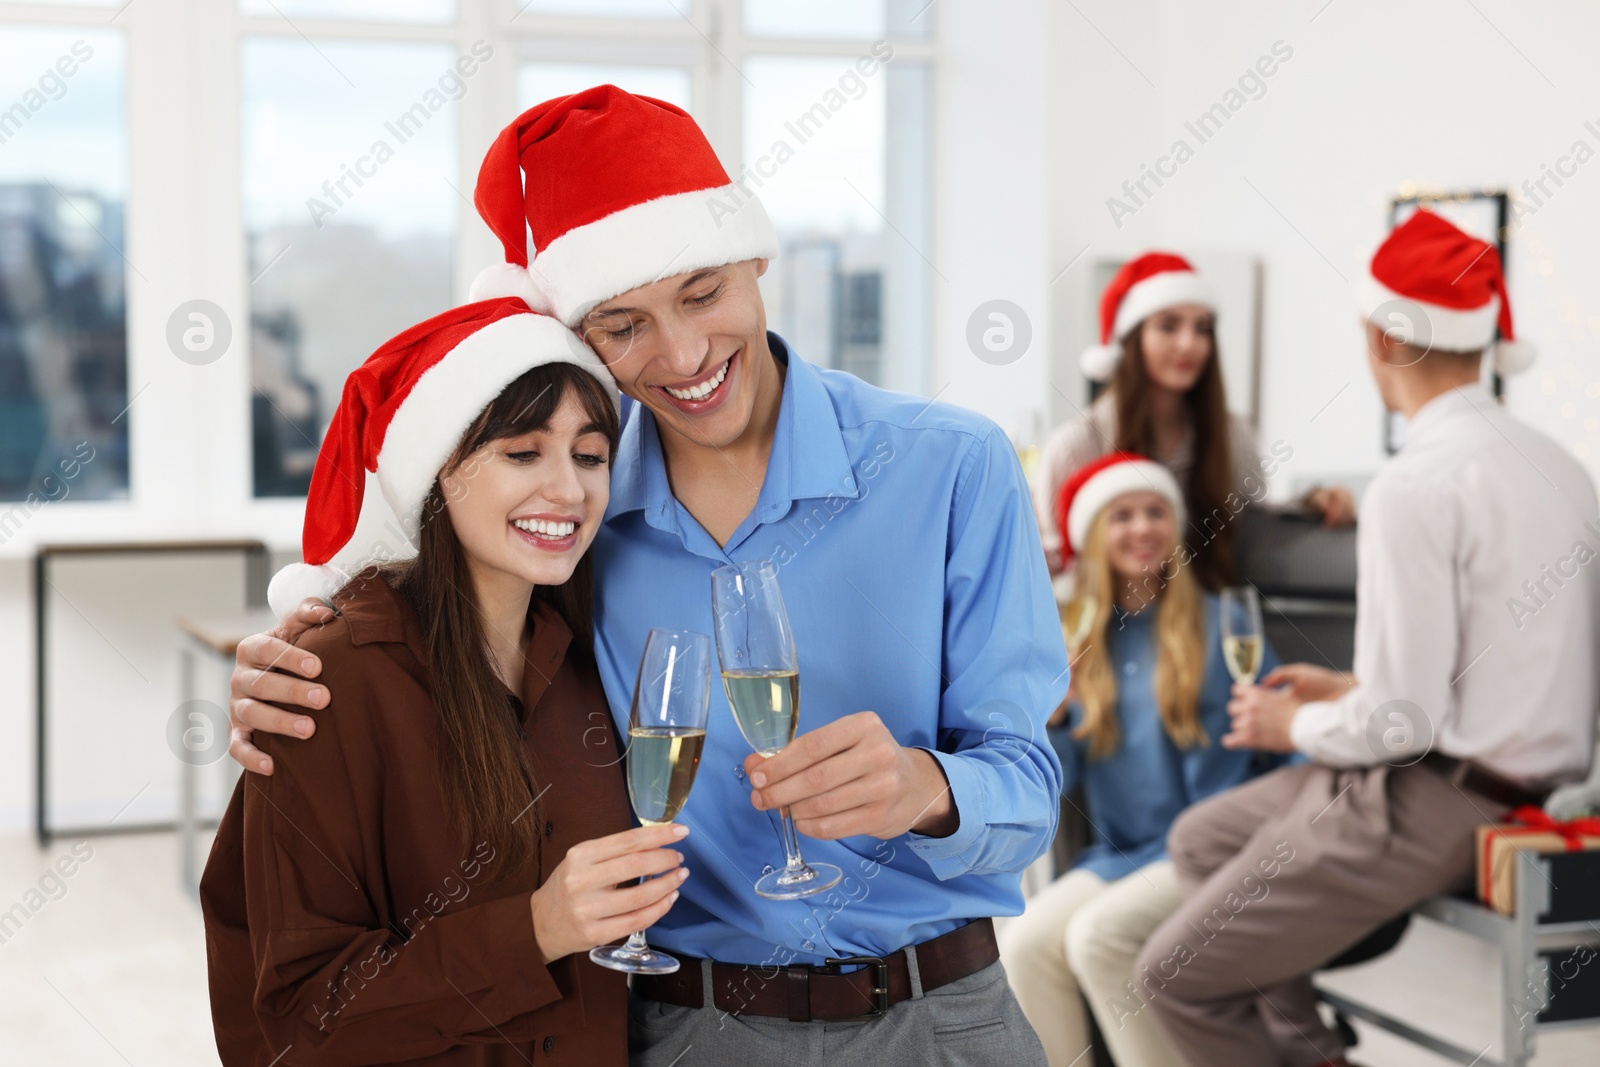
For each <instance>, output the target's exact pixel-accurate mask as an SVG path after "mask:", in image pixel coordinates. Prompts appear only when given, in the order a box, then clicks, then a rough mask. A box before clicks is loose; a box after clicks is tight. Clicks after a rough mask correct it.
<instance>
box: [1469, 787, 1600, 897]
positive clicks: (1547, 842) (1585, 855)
mask: <svg viewBox="0 0 1600 1067" xmlns="http://www.w3.org/2000/svg"><path fill="white" fill-rule="evenodd" d="M1519 852H1537V853H1539V854H1541V855H1545V856H1550V857H1552V858H1551V859H1550V860H1548V861H1547V863H1548V865H1549V871H1550V881H1551V883H1552V885H1551V894H1550V906H1549V907H1548V908H1546V909H1545V910H1544V912H1543V913H1542V914H1541V915H1540V916H1539V918H1540V920H1541V921H1543V922H1568V921H1574V920H1582V919H1592V918H1595V917H1596V913H1597V912H1600V893H1597V889H1600V818H1596V817H1594V816H1587V817H1585V818H1581V819H1573V820H1571V821H1569V822H1561V821H1559V820H1557V819H1553V818H1551V817H1550V815H1549V814H1548V813H1546V812H1545V811H1544V810H1542V809H1540V808H1535V807H1520V808H1515V809H1513V810H1512V811H1511V812H1510V813H1508V814H1507V815H1506V818H1505V822H1503V823H1497V824H1495V825H1491V826H1480V827H1478V899H1479V900H1481V901H1483V902H1484V903H1485V904H1487V905H1488V906H1489V907H1491V908H1493V909H1494V910H1495V911H1497V912H1499V913H1500V914H1501V915H1513V914H1515V913H1516V910H1517V901H1516V868H1517V865H1516V863H1515V860H1516V856H1517V853H1519Z"/></svg>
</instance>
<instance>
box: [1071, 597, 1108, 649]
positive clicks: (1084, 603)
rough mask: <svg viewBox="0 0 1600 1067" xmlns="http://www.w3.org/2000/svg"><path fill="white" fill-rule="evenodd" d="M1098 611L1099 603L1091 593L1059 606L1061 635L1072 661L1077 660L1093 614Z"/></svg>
mask: <svg viewBox="0 0 1600 1067" xmlns="http://www.w3.org/2000/svg"><path fill="white" fill-rule="evenodd" d="M1099 610H1100V602H1099V601H1098V600H1096V599H1095V597H1094V595H1093V594H1092V593H1086V594H1084V595H1082V596H1075V597H1073V598H1072V599H1071V600H1069V601H1067V602H1066V603H1065V604H1063V605H1061V635H1062V636H1063V637H1065V638H1066V640H1067V654H1068V655H1069V656H1070V657H1071V658H1072V659H1077V658H1078V651H1079V650H1080V649H1082V648H1083V643H1084V642H1085V641H1087V640H1088V639H1089V630H1090V629H1091V628H1092V627H1093V626H1094V614H1095V612H1097V611H1099Z"/></svg>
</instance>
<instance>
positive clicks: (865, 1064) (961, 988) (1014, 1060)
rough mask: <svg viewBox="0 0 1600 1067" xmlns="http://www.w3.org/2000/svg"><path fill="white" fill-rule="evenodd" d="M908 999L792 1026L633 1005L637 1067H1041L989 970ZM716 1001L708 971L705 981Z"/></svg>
mask: <svg viewBox="0 0 1600 1067" xmlns="http://www.w3.org/2000/svg"><path fill="white" fill-rule="evenodd" d="M916 973H917V972H916V968H915V962H914V961H913V966H912V971H911V974H912V991H913V993H914V994H915V995H914V996H913V997H912V998H911V999H910V1000H904V1001H901V1002H900V1003H899V1004H896V1005H895V1006H894V1007H892V1008H890V1009H889V1013H888V1014H887V1015H885V1016H883V1017H882V1018H881V1019H865V1020H859V1021H857V1020H852V1021H849V1022H809V1023H795V1022H790V1021H789V1020H787V1019H773V1018H767V1017H765V1016H757V1015H729V1014H727V1013H726V1012H723V1011H721V1010H720V1009H717V1008H680V1007H675V1006H673V1005H669V1004H660V1003H657V1002H655V1001H649V1000H641V999H639V998H638V997H636V996H633V995H632V994H630V995H629V999H628V1047H629V1049H630V1050H631V1051H632V1057H631V1062H632V1065H633V1067H697V1065H700V1064H705V1065H714V1067H729V1065H737V1067H746V1065H748V1067H857V1065H860V1067H957V1065H960V1067H969V1065H970V1067H978V1065H989V1064H993V1065H994V1067H1045V1058H1044V1048H1043V1046H1041V1045H1040V1044H1039V1038H1038V1037H1037V1036H1036V1035H1035V1034H1034V1032H1033V1028H1032V1027H1030V1026H1029V1025H1028V1020H1027V1019H1025V1018H1023V1015H1022V1009H1021V1008H1020V1007H1018V1006H1017V999H1016V997H1014V996H1012V995H1011V987H1010V985H1009V984H1007V982H1006V972H1005V968H1004V967H1002V966H1001V965H1000V964H999V963H992V964H990V965H989V966H988V967H985V968H984V969H983V970H981V971H977V972H975V973H973V974H970V975H968V976H967V977H965V978H962V979H959V980H958V981H955V982H951V983H950V984H949V985H945V986H940V987H939V988H938V989H935V990H933V991H932V992H929V993H926V994H924V993H923V992H922V984H921V982H920V981H919V980H918V979H917V977H916ZM703 982H704V988H705V1003H707V1004H710V1003H711V1002H712V1000H711V968H710V966H709V965H707V966H706V967H705V968H704V972H703Z"/></svg>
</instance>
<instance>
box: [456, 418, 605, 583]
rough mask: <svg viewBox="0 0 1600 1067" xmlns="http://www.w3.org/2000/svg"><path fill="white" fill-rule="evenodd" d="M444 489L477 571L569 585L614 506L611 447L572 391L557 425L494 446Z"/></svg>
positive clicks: (469, 460)
mask: <svg viewBox="0 0 1600 1067" xmlns="http://www.w3.org/2000/svg"><path fill="white" fill-rule="evenodd" d="M439 487H440V490H441V491H442V495H443V497H444V500H445V502H446V503H445V506H446V510H447V512H448V514H449V516H450V521H451V524H452V525H453V526H454V528H455V533H456V538H457V539H458V540H459V541H460V542H461V547H462V549H463V550H464V551H465V552H466V555H467V558H468V560H469V562H470V563H471V564H472V565H473V568H474V571H475V572H478V573H484V572H488V573H490V574H492V573H494V572H499V573H500V574H502V575H505V576H511V577H514V578H517V579H520V580H522V581H527V582H532V583H533V584H534V585H561V584H562V583H564V582H566V581H567V579H569V578H571V577H572V572H573V569H574V568H576V567H577V565H578V561H579V560H580V559H581V558H583V554H584V553H585V552H587V551H588V549H589V545H590V544H591V543H592V542H593V541H594V536H595V532H596V531H597V530H598V529H599V527H600V521H601V519H602V518H603V517H604V516H605V513H606V505H607V503H608V502H609V501H610V499H611V447H610V442H609V441H608V440H607V438H606V435H605V432H604V430H603V429H602V428H601V427H600V426H598V425H596V424H595V423H594V422H593V421H592V420H591V419H590V417H589V415H588V414H587V413H586V412H585V410H584V408H583V405H582V404H581V403H580V401H579V400H578V398H577V396H575V395H573V393H572V391H571V390H568V393H567V395H566V396H565V397H564V398H563V399H562V401H561V403H560V405H559V406H558V407H557V408H556V411H555V414H554V415H553V416H551V418H550V420H549V422H548V423H547V424H546V425H545V426H543V427H541V428H539V429H535V430H532V431H529V432H527V433H522V434H518V435H517V436H515V437H503V438H498V439H496V440H493V441H490V442H489V443H487V444H485V445H484V446H483V447H481V448H479V449H478V450H477V451H475V452H473V453H471V454H469V455H468V456H467V457H466V459H464V460H463V461H462V462H461V463H460V464H459V465H458V466H457V467H456V468H455V469H454V470H451V471H449V472H447V473H445V474H442V475H441V476H440V478H439Z"/></svg>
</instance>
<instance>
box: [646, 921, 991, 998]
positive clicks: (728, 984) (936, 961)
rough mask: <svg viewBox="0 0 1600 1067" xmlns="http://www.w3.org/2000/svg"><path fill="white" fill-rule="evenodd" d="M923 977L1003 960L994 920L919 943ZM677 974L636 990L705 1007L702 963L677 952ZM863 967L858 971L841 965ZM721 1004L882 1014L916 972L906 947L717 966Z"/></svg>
mask: <svg viewBox="0 0 1600 1067" xmlns="http://www.w3.org/2000/svg"><path fill="white" fill-rule="evenodd" d="M915 951H916V953H917V975H918V977H919V978H921V980H922V988H923V990H924V991H926V990H930V989H938V988H939V987H940V986H945V985H949V984H950V983H951V982H954V981H956V980H958V979H961V978H965V977H966V976H967V975H969V974H975V973H977V972H978V971H981V970H983V969H984V968H985V967H987V966H989V965H990V964H991V963H994V962H995V961H996V960H998V959H999V958H1000V949H999V946H998V945H997V944H996V943H995V939H994V923H993V922H991V921H990V920H988V919H976V920H974V921H972V922H970V923H967V924H966V925H965V926H960V927H957V928H956V929H954V930H951V931H950V932H949V933H948V934H941V935H940V936H938V937H935V938H933V939H931V940H928V941H924V942H923V943H922V944H920V945H918V946H916V950H915ZM678 959H679V960H680V961H682V963H683V968H682V969H681V970H679V971H678V972H677V973H676V974H652V975H639V976H635V978H634V980H633V991H634V993H636V994H637V995H638V996H640V997H643V998H644V999H645V1000H657V1001H660V1002H661V1003H663V1004H675V1005H678V1006H679V1007H684V1008H702V1007H704V1006H705V997H704V989H703V986H702V984H701V964H702V962H703V961H701V960H699V959H696V958H695V957H693V956H679V957H678ZM855 965H859V966H857V969H856V970H853V971H841V970H840V968H841V967H849V966H855ZM711 989H712V994H713V999H714V1001H715V1006H716V1007H717V1008H719V1009H720V1010H722V1011H725V1012H728V1013H729V1014H730V1015H766V1016H771V1017H773V1018H778V1019H788V1020H790V1021H791V1022H797V1023H804V1022H812V1021H813V1020H826V1021H836V1020H840V1019H857V1018H861V1017H863V1016H868V1015H883V1014H884V1013H886V1012H887V1011H888V1010H889V1008H890V1007H891V1006H892V1005H895V1004H898V1003H900V1002H901V1001H902V1000H910V999H911V972H910V969H909V967H908V965H907V963H906V954H905V952H904V951H899V952H895V953H893V954H892V955H889V956H848V957H845V958H844V959H830V960H828V961H827V963H826V964H825V965H824V966H821V967H813V966H810V965H805V964H796V965H793V966H789V967H743V966H739V965H736V964H731V963H716V962H713V963H712V964H711Z"/></svg>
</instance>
